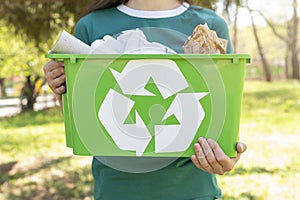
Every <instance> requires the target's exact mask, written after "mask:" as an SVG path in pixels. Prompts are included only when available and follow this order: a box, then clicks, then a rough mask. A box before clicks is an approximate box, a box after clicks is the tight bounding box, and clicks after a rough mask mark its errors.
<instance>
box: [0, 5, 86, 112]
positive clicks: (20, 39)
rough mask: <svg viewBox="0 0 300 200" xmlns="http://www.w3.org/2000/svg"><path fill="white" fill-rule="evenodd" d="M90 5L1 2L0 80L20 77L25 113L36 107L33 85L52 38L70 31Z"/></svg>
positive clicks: (38, 75)
mask: <svg viewBox="0 0 300 200" xmlns="http://www.w3.org/2000/svg"><path fill="white" fill-rule="evenodd" d="M91 1H92V0H87V1H81V0H74V1H72V0H3V1H1V7H0V19H1V24H2V25H3V26H2V25H1V28H2V29H3V30H2V34H1V33H0V36H1V37H5V39H4V40H1V42H3V43H6V44H3V45H1V47H0V53H1V54H0V63H1V65H0V78H5V77H8V76H11V75H15V74H18V75H20V76H22V77H23V79H24V80H25V84H24V88H23V95H24V97H25V98H26V99H27V105H26V108H27V109H29V110H30V109H33V104H34V103H35V99H36V96H37V93H36V91H35V90H34V88H35V87H34V85H35V84H36V81H38V80H39V77H40V75H41V74H42V73H41V72H42V71H41V69H42V66H43V63H45V60H44V59H43V54H45V52H47V50H48V49H50V47H51V45H52V43H53V41H54V37H56V36H57V35H58V33H59V32H61V30H63V29H66V30H68V31H70V32H71V31H72V29H73V26H74V24H75V21H76V20H77V18H78V17H79V13H80V12H82V10H83V8H84V7H85V5H86V4H87V3H89V2H91ZM3 32H5V34H4V33H3ZM4 35H5V36H4ZM12 39H16V40H12ZM42 61H43V62H42ZM25 91H26V92H25ZM25 94H26V95H25Z"/></svg>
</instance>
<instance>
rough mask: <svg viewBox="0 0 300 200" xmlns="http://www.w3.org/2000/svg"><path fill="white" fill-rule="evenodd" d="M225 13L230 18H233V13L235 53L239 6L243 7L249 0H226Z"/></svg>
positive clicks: (235, 49)
mask: <svg viewBox="0 0 300 200" xmlns="http://www.w3.org/2000/svg"><path fill="white" fill-rule="evenodd" d="M223 4H224V5H223V13H224V15H225V16H227V19H228V20H231V17H230V16H231V15H232V13H233V16H234V17H233V37H232V43H233V50H234V53H236V51H237V33H238V27H237V20H238V12H239V8H240V7H243V6H245V5H247V4H248V0H224V2H223Z"/></svg>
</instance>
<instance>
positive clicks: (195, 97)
mask: <svg viewBox="0 0 300 200" xmlns="http://www.w3.org/2000/svg"><path fill="white" fill-rule="evenodd" d="M110 71H111V72H112V74H113V76H114V78H115V79H116V81H117V83H118V85H119V86H120V88H121V90H122V92H123V93H124V94H125V95H142V96H153V95H155V94H153V93H151V92H149V91H148V90H146V89H145V86H146V84H147V83H148V80H149V79H150V78H152V80H153V82H154V83H155V84H156V86H157V88H158V90H159V92H160V93H161V95H162V97H163V99H166V98H168V97H170V96H172V95H176V96H175V98H174V100H173V102H172V103H171V105H170V107H169V108H168V109H167V112H166V114H165V116H164V117H163V120H165V119H167V118H168V117H170V116H172V115H174V116H175V117H176V118H177V119H178V121H179V124H176V125H156V126H155V128H154V130H155V133H154V143H155V153H171V152H184V151H185V150H186V149H187V148H188V147H189V146H190V144H191V142H192V140H193V138H194V137H195V135H196V132H197V130H198V128H199V126H200V125H201V123H202V121H203V119H204V116H205V112H204V110H203V108H202V106H201V104H200V102H199V100H200V99H201V98H203V97H204V96H206V95H207V94H208V92H200V93H178V92H180V91H181V90H183V89H185V88H187V87H189V84H188V82H187V81H186V79H185V77H184V76H183V74H182V72H181V71H180V69H179V67H178V66H177V64H176V63H175V62H174V61H172V60H166V59H142V60H131V61H129V62H128V63H127V65H126V66H125V67H124V69H123V70H122V72H121V73H119V72H117V71H115V70H114V69H112V68H110ZM134 104H135V102H134V101H133V100H131V99H130V98H128V97H127V96H124V95H123V94H120V93H119V92H117V91H115V90H114V89H110V90H109V92H108V93H107V95H106V97H105V98H104V100H103V103H102V104H101V106H100V108H99V111H98V118H99V120H100V121H101V123H102V124H103V126H104V127H105V129H106V130H107V132H108V133H109V134H110V136H111V137H112V139H113V141H114V142H115V143H116V145H117V146H118V148H119V149H121V150H134V151H136V156H142V155H143V153H144V151H145V149H146V147H147V146H148V144H149V143H150V141H151V139H152V135H151V134H150V132H149V130H148V129H147V127H146V125H145V123H144V122H143V120H142V118H141V117H140V115H139V113H138V112H137V111H135V112H136V122H135V124H125V123H124V121H125V119H126V118H127V117H128V115H129V113H130V111H131V109H132V108H133V106H134Z"/></svg>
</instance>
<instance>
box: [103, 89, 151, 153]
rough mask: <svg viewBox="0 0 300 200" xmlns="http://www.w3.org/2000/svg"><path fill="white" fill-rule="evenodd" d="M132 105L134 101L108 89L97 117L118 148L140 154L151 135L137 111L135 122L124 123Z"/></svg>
mask: <svg viewBox="0 0 300 200" xmlns="http://www.w3.org/2000/svg"><path fill="white" fill-rule="evenodd" d="M133 106H134V101H132V100H130V99H129V98H127V97H125V96H123V95H121V94H119V93H118V92H116V91H115V90H113V89H110V90H109V92H108V93H107V95H106V97H105V99H104V101H103V103H102V105H101V107H100V109H99V112H98V117H99V119H100V121H101V122H102V124H103V126H104V127H105V129H106V130H107V131H108V132H109V134H110V136H111V137H112V139H113V140H114V142H115V143H116V145H117V146H118V147H119V148H120V149H122V150H135V151H136V156H142V154H143V153H144V151H145V149H146V147H147V146H148V144H149V142H150V140H151V137H152V136H151V134H150V133H149V131H148V129H147V127H146V125H145V124H144V122H143V120H142V119H141V117H140V115H139V114H138V112H136V124H124V121H125V119H126V118H127V116H128V113H129V112H130V110H131V109H132V107H133Z"/></svg>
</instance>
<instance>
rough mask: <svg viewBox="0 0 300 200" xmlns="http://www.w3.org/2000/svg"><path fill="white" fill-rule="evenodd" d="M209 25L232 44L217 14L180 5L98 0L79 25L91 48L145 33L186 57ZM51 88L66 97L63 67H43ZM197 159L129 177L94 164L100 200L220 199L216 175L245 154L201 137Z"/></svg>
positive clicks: (175, 1) (171, 0)
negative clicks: (196, 34) (199, 30)
mask: <svg viewBox="0 0 300 200" xmlns="http://www.w3.org/2000/svg"><path fill="white" fill-rule="evenodd" d="M204 23H207V24H208V26H209V27H210V29H213V30H215V31H216V32H217V35H218V36H219V37H220V38H224V39H227V40H228V41H229V45H228V47H227V53H231V52H232V48H231V45H230V38H229V33H228V28H227V24H226V23H225V22H224V20H223V19H222V18H220V17H219V16H217V15H216V14H215V13H214V12H213V11H211V10H208V9H204V8H200V7H197V6H192V5H191V2H190V1H179V0H151V1H146V0H128V1H122V0H121V1H118V0H114V1H111V0H98V1H95V2H93V3H92V4H91V6H90V7H89V10H88V12H87V14H86V15H85V16H84V17H83V18H81V19H80V20H79V21H78V23H77V24H76V28H75V36H76V37H77V38H79V39H80V40H82V41H83V42H85V43H87V44H88V45H90V44H91V43H92V42H93V41H94V40H96V39H99V38H102V37H103V36H104V35H117V34H120V33H121V32H122V31H125V30H132V29H136V28H140V29H141V30H143V31H144V32H145V35H146V36H147V38H150V40H153V41H156V42H161V43H164V44H166V45H167V46H169V47H170V48H172V49H174V50H176V51H177V52H178V53H181V52H182V45H183V43H184V41H185V40H186V39H187V36H188V35H191V33H192V32H193V29H194V28H195V27H196V26H197V25H198V24H204ZM44 72H45V75H46V79H47V81H48V84H49V86H50V87H51V88H52V90H53V91H54V93H55V94H56V95H58V97H61V94H62V93H64V92H65V86H64V83H65V75H64V66H63V63H60V62H56V61H53V60H52V61H50V62H48V63H47V64H46V65H45V66H44ZM194 149H195V155H193V156H191V158H179V159H177V160H176V161H174V162H172V163H171V164H170V165H168V166H167V167H164V168H162V169H159V170H156V171H151V172H148V173H127V172H121V171H118V170H116V169H113V168H111V167H109V166H106V165H104V164H103V163H102V162H100V161H99V160H98V159H95V158H94V160H93V164H92V168H93V176H94V180H95V185H94V197H95V199H108V200H111V199H129V200H133V199H151V200H152V199H164V200H166V199H172V200H174V199H182V200H183V199H218V198H221V196H222V195H221V190H220V188H219V187H218V186H217V181H216V176H215V174H224V173H225V172H227V171H230V170H231V169H232V168H233V167H234V165H235V164H236V162H237V161H238V160H239V158H240V154H241V153H243V152H244V151H245V150H246V145H244V144H242V143H238V144H237V145H236V149H237V152H238V154H237V157H236V158H229V157H227V156H226V155H225V154H224V152H223V151H222V149H221V148H220V147H219V146H218V144H217V143H216V142H215V141H213V140H211V139H208V140H206V139H205V138H199V142H198V143H196V144H194Z"/></svg>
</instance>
